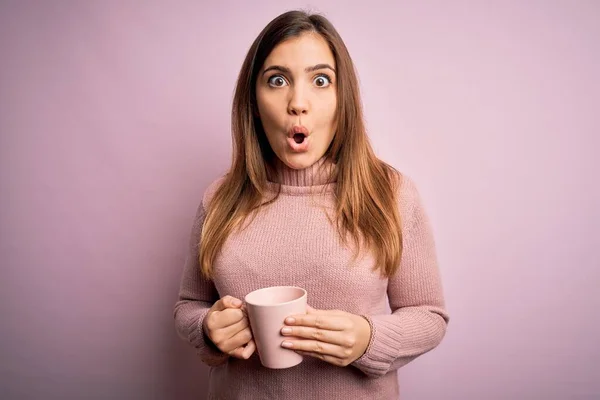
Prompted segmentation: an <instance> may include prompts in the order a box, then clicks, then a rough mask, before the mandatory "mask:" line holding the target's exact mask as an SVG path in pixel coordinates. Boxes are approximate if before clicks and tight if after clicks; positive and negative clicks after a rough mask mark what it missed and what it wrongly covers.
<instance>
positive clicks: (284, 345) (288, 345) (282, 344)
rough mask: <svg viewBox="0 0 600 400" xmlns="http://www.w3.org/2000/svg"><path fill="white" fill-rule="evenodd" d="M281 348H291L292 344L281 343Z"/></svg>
mask: <svg viewBox="0 0 600 400" xmlns="http://www.w3.org/2000/svg"><path fill="white" fill-rule="evenodd" d="M281 346H283V347H287V348H291V347H292V346H293V344H292V342H287V341H286V342H283V343H281Z"/></svg>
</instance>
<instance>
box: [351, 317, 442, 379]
mask: <svg viewBox="0 0 600 400" xmlns="http://www.w3.org/2000/svg"><path fill="white" fill-rule="evenodd" d="M365 318H367V320H368V321H369V324H370V325H371V341H370V343H369V346H368V347H367V350H366V351H365V354H363V355H362V357H360V358H359V359H358V360H356V361H355V362H354V363H352V365H354V366H355V367H357V368H358V369H360V370H361V371H363V372H364V373H365V374H366V375H368V376H370V377H381V376H384V375H385V374H387V373H388V372H390V371H391V370H395V369H398V368H400V367H401V366H402V365H405V364H407V363H408V362H410V361H411V360H413V359H415V358H416V357H418V356H420V355H421V354H424V353H426V352H427V351H429V350H431V349H433V348H434V347H435V346H437V344H439V342H440V341H441V339H442V337H443V336H444V333H445V328H446V322H445V321H444V319H443V317H442V316H440V315H437V314H436V313H431V312H428V311H424V310H414V309H413V310H410V311H409V310H407V311H406V312H401V313H394V314H391V315H376V316H365Z"/></svg>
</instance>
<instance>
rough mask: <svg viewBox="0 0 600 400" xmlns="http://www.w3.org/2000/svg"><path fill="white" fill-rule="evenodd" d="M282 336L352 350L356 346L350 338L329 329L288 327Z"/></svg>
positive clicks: (284, 329)
mask: <svg viewBox="0 0 600 400" xmlns="http://www.w3.org/2000/svg"><path fill="white" fill-rule="evenodd" d="M281 334H282V335H283V336H293V337H297V338H302V339H312V340H318V341H320V342H326V343H331V344H335V345H338V346H342V347H350V348H352V346H354V341H353V340H351V339H350V338H348V336H347V335H346V334H344V333H343V332H341V331H330V330H327V329H319V328H312V327H306V326H294V327H289V326H286V327H285V328H283V329H282V330H281Z"/></svg>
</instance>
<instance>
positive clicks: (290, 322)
mask: <svg viewBox="0 0 600 400" xmlns="http://www.w3.org/2000/svg"><path fill="white" fill-rule="evenodd" d="M285 322H286V323H288V324H293V323H294V322H296V320H295V319H294V318H291V317H290V318H286V320H285Z"/></svg>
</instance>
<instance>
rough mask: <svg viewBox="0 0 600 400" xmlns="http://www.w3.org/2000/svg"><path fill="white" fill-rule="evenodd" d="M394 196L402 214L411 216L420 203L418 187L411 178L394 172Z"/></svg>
mask: <svg viewBox="0 0 600 400" xmlns="http://www.w3.org/2000/svg"><path fill="white" fill-rule="evenodd" d="M394 186H395V195H396V199H397V201H398V205H399V208H400V211H401V213H402V214H404V215H406V214H411V213H412V211H413V210H414V209H415V207H418V206H419V205H420V203H421V195H420V193H419V189H418V185H417V183H416V181H415V180H414V179H413V178H412V176H410V175H408V174H406V173H404V172H401V171H398V170H394Z"/></svg>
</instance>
